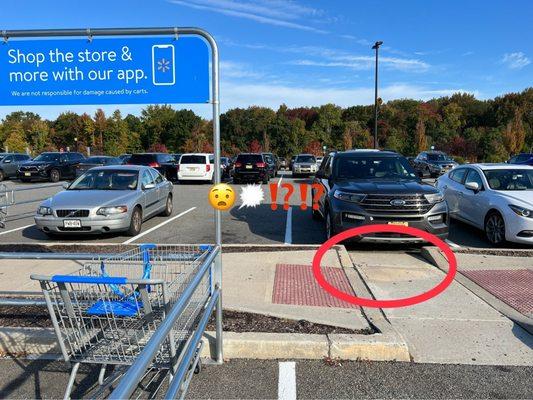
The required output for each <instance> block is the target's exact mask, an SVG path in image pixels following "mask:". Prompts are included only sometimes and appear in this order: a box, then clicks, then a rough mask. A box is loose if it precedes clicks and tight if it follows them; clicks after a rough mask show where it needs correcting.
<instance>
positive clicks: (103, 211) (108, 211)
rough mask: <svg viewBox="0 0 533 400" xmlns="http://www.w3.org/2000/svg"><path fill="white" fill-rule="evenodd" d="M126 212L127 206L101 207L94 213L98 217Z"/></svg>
mask: <svg viewBox="0 0 533 400" xmlns="http://www.w3.org/2000/svg"><path fill="white" fill-rule="evenodd" d="M125 212H128V207H127V206H114V207H101V208H99V209H98V211H96V214H98V215H115V214H124V213H125Z"/></svg>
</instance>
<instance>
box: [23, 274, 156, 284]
mask: <svg viewBox="0 0 533 400" xmlns="http://www.w3.org/2000/svg"><path fill="white" fill-rule="evenodd" d="M30 279H32V280H37V281H48V282H56V283H93V284H102V285H125V284H134V285H161V284H163V283H164V281H163V279H128V278H126V277H123V276H107V277H104V276H77V275H53V276H44V275H31V276H30Z"/></svg>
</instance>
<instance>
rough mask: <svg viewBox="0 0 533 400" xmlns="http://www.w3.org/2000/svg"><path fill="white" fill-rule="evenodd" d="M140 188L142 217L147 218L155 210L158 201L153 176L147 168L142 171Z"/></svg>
mask: <svg viewBox="0 0 533 400" xmlns="http://www.w3.org/2000/svg"><path fill="white" fill-rule="evenodd" d="M141 190H142V192H143V198H144V217H145V218H147V217H149V216H151V215H153V214H154V213H155V212H157V208H158V203H159V199H158V194H157V188H156V185H155V182H154V177H153V176H152V174H151V172H150V170H148V169H145V170H143V171H142V175H141Z"/></svg>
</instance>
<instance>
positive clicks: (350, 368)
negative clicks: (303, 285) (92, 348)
mask: <svg viewBox="0 0 533 400" xmlns="http://www.w3.org/2000/svg"><path fill="white" fill-rule="evenodd" d="M287 367H289V369H291V368H292V369H293V370H294V372H295V373H294V375H291V374H286V373H280V371H284V369H286V368H287ZM0 368H1V369H2V375H3V379H2V384H1V386H0V397H1V398H61V397H62V396H63V391H64V388H65V385H66V383H67V379H68V374H67V371H68V367H67V365H66V364H65V363H64V362H61V361H50V360H40V361H37V360H23V359H18V360H12V359H3V360H0ZM532 374H533V367H500V366H479V365H438V364H415V363H399V362H396V363H394V362H336V361H330V360H315V361H297V362H295V363H294V364H293V363H292V362H291V361H290V360H288V362H287V361H281V362H280V361H276V360H268V361H265V360H230V361H228V362H226V363H225V364H224V365H207V366H203V368H202V371H201V372H200V373H199V374H197V375H195V376H194V378H193V379H192V381H191V385H190V387H189V391H188V395H187V398H189V399H208V398H209V399H237V398H248V399H273V398H286V399H288V398H291V396H290V394H291V393H294V392H295V393H296V397H297V398H301V399H307V398H309V399H328V398H365V399H370V398H382V399H396V398H413V399H450V398H455V399H462V398H497V399H531V398H533V386H532V385H528V384H527V382H531V380H530V379H531V375H532ZM97 378H98V367H97V366H94V367H90V366H82V367H81V368H80V372H79V375H78V378H77V379H76V385H75V390H74V392H73V394H72V397H73V398H80V397H84V396H85V395H87V394H89V392H90V391H91V389H94V387H95V386H96V381H97ZM165 387H166V385H163V386H162V388H161V391H160V392H159V395H162V393H164V392H163V391H164V390H165ZM280 394H289V396H278V395H280ZM145 396H146V395H145ZM145 396H143V397H145ZM146 397H147V396H146ZM292 398H293V397H292Z"/></svg>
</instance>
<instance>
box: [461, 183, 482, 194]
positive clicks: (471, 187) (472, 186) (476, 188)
mask: <svg viewBox="0 0 533 400" xmlns="http://www.w3.org/2000/svg"><path fill="white" fill-rule="evenodd" d="M465 188H467V189H468V190H472V191H473V192H475V193H477V192H479V189H480V187H479V183H477V182H467V183H466V184H465Z"/></svg>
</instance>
